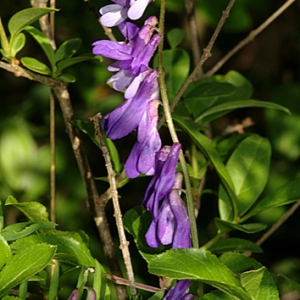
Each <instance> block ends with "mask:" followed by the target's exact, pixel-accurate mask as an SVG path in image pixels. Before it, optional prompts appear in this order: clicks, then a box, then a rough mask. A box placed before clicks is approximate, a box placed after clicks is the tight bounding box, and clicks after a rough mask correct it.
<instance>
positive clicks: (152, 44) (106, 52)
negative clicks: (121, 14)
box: [93, 17, 160, 99]
mask: <svg viewBox="0 0 300 300" xmlns="http://www.w3.org/2000/svg"><path fill="white" fill-rule="evenodd" d="M156 25H157V18H156V17H150V18H148V19H147V20H146V21H145V23H144V26H143V27H142V28H141V29H140V30H139V29H138V27H137V26H136V25H134V24H132V23H130V22H123V23H121V24H120V25H119V26H118V27H119V29H120V31H121V33H122V34H123V36H124V38H125V40H126V42H114V41H108V40H101V41H97V42H95V43H93V47H94V48H93V53H94V54H95V55H100V56H104V57H107V58H111V59H115V60H116V61H115V62H114V63H112V64H111V65H110V66H109V67H108V70H109V71H111V72H117V73H116V74H115V75H113V76H112V77H111V78H110V79H109V80H108V81H107V83H110V82H113V88H114V89H115V90H117V91H121V90H125V89H127V90H126V92H125V98H126V99H129V98H132V97H133V96H134V94H135V93H136V91H137V90H138V88H139V85H140V83H141V81H142V80H143V78H144V77H145V74H143V73H144V72H146V71H147V70H148V69H149V61H150V60H151V58H152V56H153V54H154V52H155V50H156V48H157V45H158V43H159V42H160V36H159V35H158V34H155V35H154V36H153V37H152V34H153V31H154V30H156V27H155V26H156ZM151 37H152V38H151Z"/></svg>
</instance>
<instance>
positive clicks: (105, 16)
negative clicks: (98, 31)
mask: <svg viewBox="0 0 300 300" xmlns="http://www.w3.org/2000/svg"><path fill="white" fill-rule="evenodd" d="M112 1H113V2H114V3H116V4H110V5H107V6H104V7H102V8H101V9H100V14H101V15H102V17H101V19H100V21H101V24H102V25H104V26H107V27H113V26H117V25H119V24H120V23H122V22H123V21H125V20H126V18H127V17H129V19H132V20H137V19H139V18H140V17H141V16H142V15H143V13H144V11H145V9H146V8H147V6H148V4H149V3H150V2H152V1H153V0H112Z"/></svg>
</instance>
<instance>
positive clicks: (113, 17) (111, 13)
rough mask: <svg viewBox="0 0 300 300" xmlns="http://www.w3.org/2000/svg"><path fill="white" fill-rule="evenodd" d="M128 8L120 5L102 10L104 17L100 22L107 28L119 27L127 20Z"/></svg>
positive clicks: (105, 7) (111, 5) (108, 6)
mask: <svg viewBox="0 0 300 300" xmlns="http://www.w3.org/2000/svg"><path fill="white" fill-rule="evenodd" d="M127 12H128V8H126V7H124V6H121V5H118V4H110V5H107V6H104V7H102V8H101V9H100V13H101V14H102V17H101V18H100V22H101V24H102V25H104V26H107V27H113V26H117V25H118V24H120V23H122V22H123V21H124V20H126V18H127Z"/></svg>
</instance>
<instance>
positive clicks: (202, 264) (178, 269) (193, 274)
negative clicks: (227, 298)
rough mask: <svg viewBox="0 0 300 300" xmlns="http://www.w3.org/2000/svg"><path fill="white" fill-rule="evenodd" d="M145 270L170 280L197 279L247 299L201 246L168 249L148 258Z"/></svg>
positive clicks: (246, 294)
mask: <svg viewBox="0 0 300 300" xmlns="http://www.w3.org/2000/svg"><path fill="white" fill-rule="evenodd" d="M149 272H150V273H152V274H155V275H158V276H165V277H170V278H174V279H192V280H201V281H203V282H204V283H207V284H209V285H212V286H214V287H216V288H217V289H219V290H221V291H223V292H224V293H226V294H229V295H233V296H235V297H237V298H238V299H241V300H242V299H245V300H246V299H247V300H250V299H251V298H250V296H249V295H248V293H247V292H246V291H245V290H244V289H243V288H242V286H241V284H240V282H239V281H238V280H237V279H236V278H235V277H234V276H233V275H232V274H231V272H230V271H229V270H228V269H227V268H226V267H225V266H224V265H223V264H222V263H221V262H220V261H219V260H218V258H217V257H216V256H215V255H213V254H211V253H210V252H209V251H205V250H202V249H192V248H191V249H171V250H168V251H166V252H164V253H162V254H159V255H157V256H156V257H154V258H153V259H151V260H150V262H149Z"/></svg>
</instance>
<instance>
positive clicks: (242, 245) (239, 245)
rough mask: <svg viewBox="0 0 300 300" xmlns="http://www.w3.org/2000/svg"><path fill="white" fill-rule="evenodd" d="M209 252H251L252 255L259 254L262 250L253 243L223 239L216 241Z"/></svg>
mask: <svg viewBox="0 0 300 300" xmlns="http://www.w3.org/2000/svg"><path fill="white" fill-rule="evenodd" d="M209 250H210V251H211V252H214V253H224V252H229V251H234V252H245V251H251V252H254V253H261V252H262V249H261V247H259V246H258V245H256V244H255V243H253V242H251V241H248V240H245V239H240V238H224V239H220V240H218V241H217V242H216V243H215V244H213V245H212V246H211V247H210V248H209Z"/></svg>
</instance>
